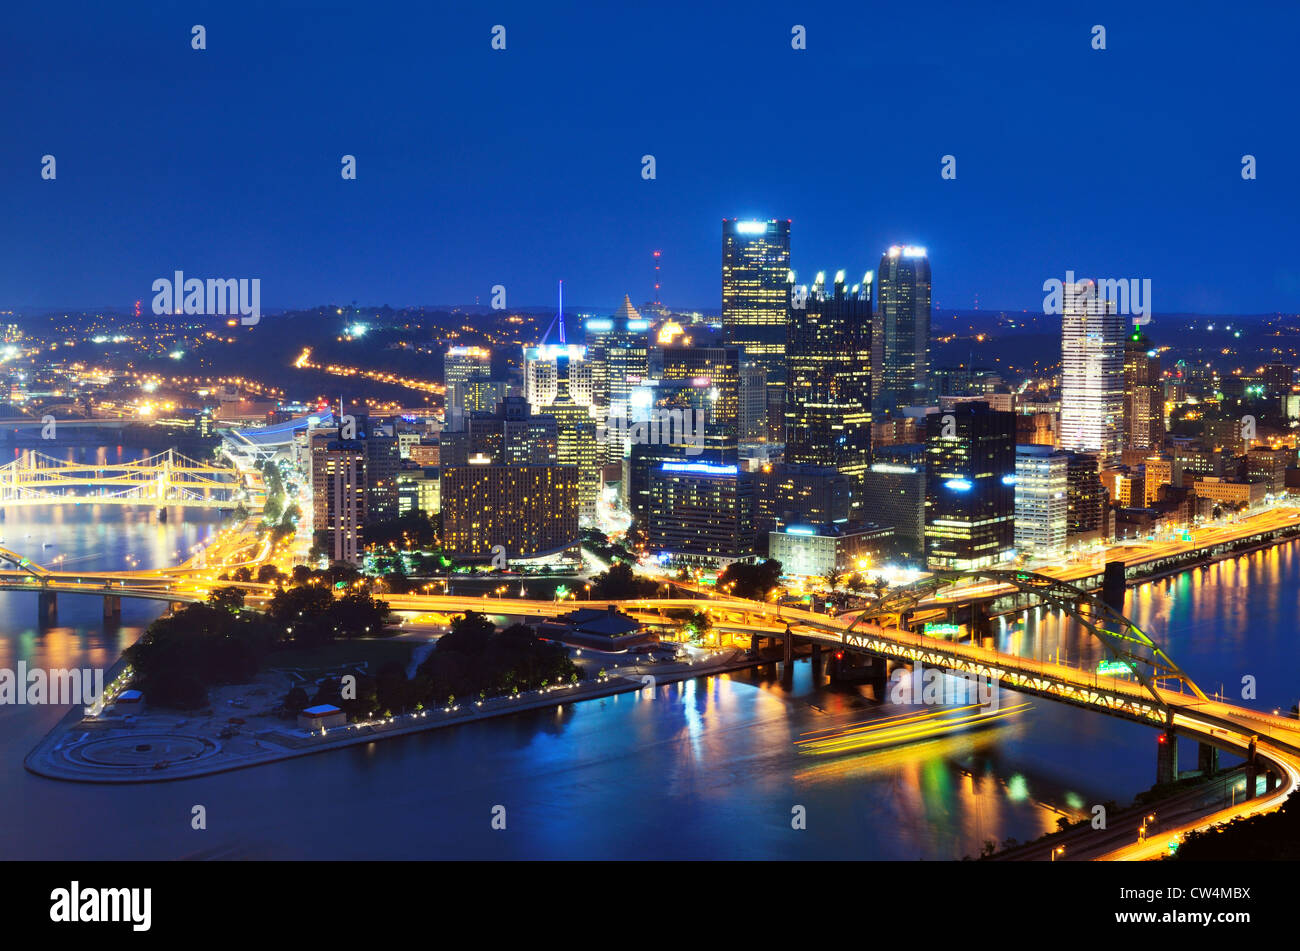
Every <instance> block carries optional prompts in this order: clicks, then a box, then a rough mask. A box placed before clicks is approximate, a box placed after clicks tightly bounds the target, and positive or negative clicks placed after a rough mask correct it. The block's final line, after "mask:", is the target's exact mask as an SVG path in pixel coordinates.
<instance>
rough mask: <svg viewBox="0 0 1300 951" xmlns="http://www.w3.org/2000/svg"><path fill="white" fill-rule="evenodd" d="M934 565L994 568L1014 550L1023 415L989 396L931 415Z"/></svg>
mask: <svg viewBox="0 0 1300 951" xmlns="http://www.w3.org/2000/svg"><path fill="white" fill-rule="evenodd" d="M926 430H927V432H926V442H925V466H926V478H925V493H926V498H925V507H926V512H925V554H926V563H927V564H928V566H929V567H930V568H951V569H956V570H958V571H965V570H968V569H971V568H989V567H992V566H994V565H997V564H998V563H1000V562H1003V561H1006V560H1008V559H1009V558H1010V557H1011V556H1012V555H1013V554H1014V550H1015V481H1016V418H1015V416H1014V415H1013V414H1011V413H999V412H997V411H995V410H991V409H989V407H988V404H987V403H962V404H960V405H959V406H954V407H953V408H952V410H951V411H949V412H947V413H931V414H930V415H929V416H927V417H926Z"/></svg>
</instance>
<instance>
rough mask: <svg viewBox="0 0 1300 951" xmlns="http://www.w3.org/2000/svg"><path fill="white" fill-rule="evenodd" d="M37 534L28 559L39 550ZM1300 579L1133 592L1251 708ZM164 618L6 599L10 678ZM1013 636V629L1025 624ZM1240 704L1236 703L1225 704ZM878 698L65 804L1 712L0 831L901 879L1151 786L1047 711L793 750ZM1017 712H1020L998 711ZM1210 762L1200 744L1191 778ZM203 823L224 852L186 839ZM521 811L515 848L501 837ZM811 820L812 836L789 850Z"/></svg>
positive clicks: (618, 710)
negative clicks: (817, 868) (117, 619)
mask: <svg viewBox="0 0 1300 951" xmlns="http://www.w3.org/2000/svg"><path fill="white" fill-rule="evenodd" d="M218 524H219V522H218V521H217V520H216V518H215V516H213V517H208V516H204V515H202V514H199V515H196V516H189V517H187V518H186V519H185V520H183V521H182V520H176V521H173V522H171V523H168V524H164V525H160V524H158V523H157V522H156V521H155V520H154V519H153V517H152V514H151V513H148V512H145V511H142V510H129V511H123V510H117V509H112V510H107V511H99V512H96V511H95V510H93V509H90V508H88V507H77V508H63V509H59V510H57V511H54V512H51V511H50V510H41V512H37V511H36V510H25V511H22V510H10V511H9V513H8V514H7V518H6V520H5V522H4V523H3V525H2V526H0V537H5V538H6V539H7V540H8V541H7V543H6V547H11V548H16V549H17V550H20V551H22V550H23V549H22V548H21V547H20V546H19V545H18V542H25V543H27V544H29V545H32V544H33V543H36V544H35V546H34V548H32V549H30V550H28V551H25V552H24V553H26V554H30V555H32V556H33V557H35V558H36V559H37V560H40V554H41V552H42V551H44V552H46V553H48V552H50V551H51V550H50V549H41V548H40V544H42V543H43V542H44V541H53V542H54V543H55V546H56V547H55V548H54V549H53V550H54V551H57V552H59V553H63V554H65V555H66V557H67V560H68V561H69V562H70V563H71V562H72V561H73V559H74V558H75V559H77V562H76V563H77V564H82V565H84V566H85V567H86V568H87V570H92V569H97V568H107V567H111V566H114V565H118V566H120V565H121V563H122V562H121V559H122V558H124V556H125V555H126V554H128V553H129V554H133V555H135V556H136V558H138V559H139V561H140V564H141V566H142V567H148V566H151V565H160V564H165V563H168V562H169V561H171V560H172V553H173V552H175V551H176V550H178V549H181V548H187V547H188V546H189V545H192V544H194V543H195V542H197V541H199V540H200V539H202V538H204V537H206V536H208V535H209V534H211V533H214V532H215V531H216V528H217V526H218ZM27 534H31V535H32V539H30V540H28V539H26V538H25V537H24V536H26V535H27ZM1298 597H1300V562H1298V561H1297V556H1296V553H1295V546H1294V545H1289V546H1286V547H1284V548H1280V549H1273V550H1271V551H1268V552H1261V553H1256V554H1253V555H1248V556H1242V557H1241V558H1238V559H1235V560H1233V561H1231V562H1225V563H1221V564H1219V565H1216V566H1212V567H1210V568H1208V569H1206V570H1204V571H1201V570H1197V571H1193V572H1191V573H1188V574H1185V575H1182V576H1179V577H1178V578H1176V579H1172V580H1170V581H1159V582H1154V583H1151V584H1148V585H1144V586H1142V587H1140V588H1137V589H1134V590H1133V591H1131V592H1130V597H1129V606H1128V608H1129V610H1130V611H1131V613H1132V616H1133V618H1134V620H1136V621H1137V622H1138V623H1139V624H1140V625H1141V626H1143V628H1144V629H1145V630H1147V632H1148V633H1150V634H1151V635H1152V636H1153V637H1154V638H1155V639H1156V640H1157V642H1159V643H1161V644H1162V645H1163V646H1165V647H1166V649H1167V650H1168V651H1169V652H1170V654H1171V655H1172V656H1173V657H1174V658H1175V660H1177V661H1178V662H1179V663H1180V664H1181V665H1182V666H1183V667H1184V669H1186V670H1187V671H1188V672H1189V673H1191V674H1192V676H1193V677H1195V678H1196V679H1197V680H1198V681H1199V682H1200V683H1201V686H1202V687H1203V688H1205V689H1206V690H1207V691H1208V692H1214V691H1215V690H1217V689H1218V688H1219V684H1220V683H1222V684H1223V685H1224V688H1225V689H1227V690H1228V691H1229V692H1233V691H1236V693H1239V692H1240V684H1241V678H1242V676H1244V675H1246V674H1250V675H1253V676H1255V677H1256V678H1257V680H1258V689H1259V696H1260V706H1268V707H1270V708H1271V707H1273V706H1282V707H1284V708H1285V707H1286V706H1289V705H1290V704H1291V703H1292V702H1294V700H1295V699H1296V695H1295V694H1294V693H1293V692H1292V691H1293V690H1294V689H1295V688H1294V687H1292V685H1291V684H1289V683H1288V682H1287V681H1288V677H1289V674H1290V672H1291V671H1293V670H1294V669H1295V666H1296V660H1297V648H1296V632H1295V625H1294V617H1295V616H1296V607H1297V603H1296V601H1297V598H1298ZM161 609H162V605H161V604H154V603H150V602H133V601H129V600H124V601H123V625H122V627H121V628H120V629H117V630H110V631H105V630H104V629H103V622H102V620H101V611H100V601H99V599H97V598H74V597H61V598H60V604H59V625H58V626H56V627H54V628H52V629H50V630H45V631H41V630H39V629H38V628H37V626H36V605H35V598H34V596H33V595H31V594H25V593H24V594H20V593H0V612H3V613H2V614H0V617H3V619H4V623H3V631H0V666H4V667H13V666H14V665H15V664H16V662H17V660H19V659H22V660H25V661H26V662H27V663H28V664H29V665H35V666H46V667H77V666H89V665H105V666H107V665H108V664H111V663H112V662H113V661H114V660H115V659H116V658H117V656H118V654H119V653H120V651H121V649H122V647H123V646H124V645H125V644H127V643H130V641H131V640H133V639H134V637H135V636H137V635H138V632H139V630H140V629H141V628H142V627H143V626H144V625H146V624H147V623H148V622H149V620H150V619H151V618H152V617H154V616H156V614H157V613H158V612H159V611H160V610H161ZM1017 622H1019V623H1017ZM997 637H998V644H999V646H1000V647H1001V648H1002V649H1012V648H1014V649H1017V650H1020V651H1023V652H1025V653H1030V652H1032V653H1033V655H1034V656H1040V655H1041V656H1043V657H1044V658H1046V657H1049V656H1053V655H1054V654H1055V652H1056V651H1057V650H1058V649H1059V650H1060V651H1061V653H1062V656H1063V657H1066V658H1069V659H1070V660H1071V661H1072V662H1074V663H1085V664H1095V663H1096V662H1097V661H1099V660H1101V659H1102V656H1103V653H1104V652H1103V651H1102V650H1101V648H1100V646H1099V645H1097V644H1094V643H1092V642H1091V641H1088V640H1086V639H1085V635H1083V633H1082V632H1081V631H1080V630H1079V629H1078V628H1077V627H1076V626H1075V625H1072V624H1070V623H1067V621H1066V619H1064V618H1062V617H1061V616H1058V615H1056V614H1053V613H1050V612H1045V611H1030V612H1029V613H1028V614H1027V615H1022V616H1019V617H1016V618H1009V619H1007V621H1006V622H1005V623H1003V624H1001V625H1000V626H999V628H998V631H997ZM1234 695H1235V694H1234ZM868 696H869V691H868V690H867V688H840V689H835V690H831V689H824V688H815V687H814V686H813V685H812V682H811V675H810V671H809V668H808V665H807V664H801V665H799V667H798V669H797V673H796V676H795V679H794V683H793V685H792V687H791V688H790V689H788V690H787V689H786V688H784V687H782V685H781V684H780V683H779V681H774V680H772V679H771V678H770V677H769V676H766V675H765V674H760V673H758V672H753V671H748V672H741V673H737V674H733V675H729V676H721V677H713V678H708V679H703V680H695V681H689V682H686V683H680V684H669V685H662V686H660V687H659V688H658V689H657V690H656V691H655V692H654V695H653V697H651V696H649V695H632V694H624V695H619V696H615V697H609V698H605V699H602V700H594V701H587V702H583V703H577V704H569V705H566V706H565V707H564V708H563V709H562V710H560V711H558V712H557V711H554V710H551V711H536V712H529V713H522V714H518V715H516V716H513V717H510V718H505V719H500V720H494V721H485V722H482V723H478V724H470V725H466V726H464V727H460V728H457V729H454V730H446V731H438V732H433V733H427V734H423V735H418V736H413V737H408V738H404V739H394V740H390V741H386V742H384V743H382V744H370V745H368V746H363V747H356V748H353V749H349V750H346V751H340V752H335V753H329V754H325V755H322V756H313V757H306V758H304V759H300V760H294V761H291V762H285V763H280V764H275V765H271V766H265V767H259V768H256V769H252V770H243V771H237V772H233V773H226V774H220V775H216V776H211V777H207V778H204V779H198V780H190V781H185V782H179V783H161V784H150V785H143V786H132V787H117V788H115V787H104V786H88V785H80V784H71V783H57V782H53V781H50V780H44V779H40V778H38V777H35V776H32V775H30V774H28V773H26V772H25V771H24V770H23V769H22V766H21V762H22V758H23V756H24V755H25V754H26V753H27V752H28V751H29V750H30V749H31V747H32V746H33V745H34V744H35V743H36V742H37V741H38V740H39V739H40V738H41V737H42V736H43V735H44V734H45V733H46V732H47V731H48V730H49V729H50V728H51V727H52V726H53V725H54V723H55V722H56V721H57V720H58V719H59V718H60V716H61V715H62V712H63V711H62V710H60V709H58V708H49V707H38V708H33V707H28V706H21V707H17V706H14V707H0V755H3V757H4V760H3V762H4V764H5V766H4V769H3V771H0V808H2V809H3V813H0V814H4V815H7V816H10V817H11V820H13V819H14V818H16V817H21V821H10V822H6V823H2V824H0V855H3V856H6V857H39V858H54V857H82V858H112V857H132V858H174V857H183V856H225V857H234V856H247V857H263V858H299V857H302V858H341V859H346V858H370V857H375V858H436V857H485V858H531V857H561V858H642V857H649V858H655V857H660V858H679V857H698V858H768V857H777V858H882V859H885V858H888V859H922V858H924V859H944V858H960V857H962V856H963V855H971V856H974V855H976V854H978V852H979V849H980V846H981V844H982V843H983V842H984V841H986V840H990V839H991V840H994V841H996V842H1000V841H1002V840H1003V839H1005V838H1007V837H1015V838H1017V839H1021V840H1024V839H1030V838H1034V837H1036V836H1038V835H1039V834H1041V833H1043V832H1046V831H1049V830H1051V829H1053V828H1055V825H1056V820H1057V818H1058V817H1060V816H1062V815H1069V816H1072V817H1078V816H1080V815H1083V814H1084V813H1085V812H1086V811H1087V810H1088V808H1089V807H1090V805H1091V804H1093V803H1098V802H1105V801H1107V800H1118V801H1127V800H1128V799H1130V798H1131V797H1132V795H1133V794H1134V793H1136V792H1138V791H1140V790H1142V789H1144V788H1146V787H1147V786H1148V785H1150V783H1151V782H1153V781H1154V778H1155V733H1154V731H1152V730H1150V729H1147V728H1144V727H1140V726H1137V725H1135V724H1129V723H1125V722H1123V721H1119V720H1113V719H1110V718H1107V717H1104V716H1100V715H1097V714H1093V713H1089V712H1086V711H1081V710H1076V709H1074V708H1070V707H1065V706H1063V705H1059V704H1055V703H1052V702H1050V701H1047V700H1043V699H1039V698H1027V699H1030V700H1031V709H1028V710H1025V711H1024V712H1023V713H1021V714H1019V715H1017V716H1016V717H1015V718H1013V719H1010V720H1008V721H1006V722H1005V723H1004V724H1003V725H1000V726H995V727H990V728H988V729H985V730H980V731H977V732H972V733H962V734H956V735H945V736H940V737H936V738H933V739H929V740H926V741H925V742H921V743H913V744H910V745H905V746H897V747H889V748H885V749H872V750H867V751H862V752H851V751H850V752H846V753H843V754H842V755H828V756H811V757H810V756H806V755H801V754H800V751H799V747H798V746H797V745H796V741H797V740H798V739H799V738H800V736H801V735H802V734H807V733H812V732H813V731H819V730H828V729H832V728H836V727H843V726H846V725H849V724H854V723H861V722H862V721H864V720H870V719H875V718H877V717H888V716H898V715H901V714H906V713H909V712H915V710H916V708H914V707H907V706H896V705H893V704H889V703H885V704H880V705H878V704H876V703H875V702H874V701H871V700H869V699H866V698H867V697H868ZM1002 702H1003V703H1005V704H1008V705H1009V704H1011V703H1014V702H1017V701H1016V698H1015V695H1008V694H1005V693H1004V694H1003V696H1002ZM1189 761H1190V762H1191V763H1193V764H1194V763H1195V751H1194V747H1192V746H1191V744H1185V745H1184V752H1183V762H1184V764H1186V763H1188V762H1189ZM194 803H203V804H204V805H206V806H207V808H208V814H209V817H210V822H209V830H208V831H207V832H205V833H196V832H194V831H193V830H191V829H190V828H189V815H190V808H191V806H192V805H193V804H194ZM497 804H501V805H504V806H506V808H507V815H508V824H507V830H506V831H505V832H498V831H493V830H492V829H491V827H490V817H491V809H492V807H493V806H494V805H497ZM796 806H803V807H804V809H805V810H806V815H807V828H806V829H804V830H802V831H797V830H795V829H792V828H791V818H792V809H794V807H796Z"/></svg>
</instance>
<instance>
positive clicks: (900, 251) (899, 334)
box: [872, 245, 930, 412]
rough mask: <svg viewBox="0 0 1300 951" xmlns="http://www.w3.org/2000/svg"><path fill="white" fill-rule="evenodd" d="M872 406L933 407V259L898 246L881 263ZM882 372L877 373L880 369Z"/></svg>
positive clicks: (922, 250)
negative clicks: (931, 290)
mask: <svg viewBox="0 0 1300 951" xmlns="http://www.w3.org/2000/svg"><path fill="white" fill-rule="evenodd" d="M879 281H880V290H879V292H878V294H879V301H880V302H879V305H878V307H877V315H878V319H877V328H876V329H877V337H878V339H877V341H876V349H875V354H876V356H877V358H878V359H877V360H876V361H875V363H874V364H873V379H872V384H873V387H874V389H873V405H874V406H875V408H876V410H877V412H883V411H885V410H890V409H895V408H898V407H902V406H920V405H924V404H925V403H927V402H928V397H929V393H928V390H929V382H928V376H929V371H930V259H929V258H928V257H926V254H925V248H915V247H900V246H899V245H894V246H893V247H892V248H890V249H889V250H888V251H886V252H885V253H884V254H883V255H882V256H881V258H880V272H879ZM877 368H878V369H877Z"/></svg>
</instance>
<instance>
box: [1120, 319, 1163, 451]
mask: <svg viewBox="0 0 1300 951" xmlns="http://www.w3.org/2000/svg"><path fill="white" fill-rule="evenodd" d="M1164 400H1165V393H1164V381H1163V379H1162V378H1161V375H1160V355H1159V354H1158V353H1156V351H1155V350H1153V349H1151V341H1150V340H1148V339H1147V338H1146V335H1145V334H1143V333H1142V331H1141V329H1139V328H1137V327H1134V328H1133V332H1132V333H1130V334H1129V335H1128V339H1127V340H1125V341H1124V440H1125V445H1124V448H1126V449H1159V448H1160V447H1161V446H1162V445H1164V441H1165V402H1164Z"/></svg>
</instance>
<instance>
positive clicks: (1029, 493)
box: [1015, 445, 1070, 558]
mask: <svg viewBox="0 0 1300 951" xmlns="http://www.w3.org/2000/svg"><path fill="white" fill-rule="evenodd" d="M1069 459H1070V457H1069V455H1068V454H1067V453H1064V452H1059V451H1057V450H1055V449H1053V448H1052V447H1051V446H1032V445H1021V446H1016V489H1015V498H1016V534H1015V538H1016V550H1017V551H1018V552H1019V553H1020V554H1022V555H1030V556H1033V557H1036V558H1047V557H1053V556H1056V555H1059V554H1061V552H1063V551H1065V535H1066V529H1067V525H1068V515H1069V512H1068V509H1069V474H1068V469H1069Z"/></svg>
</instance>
